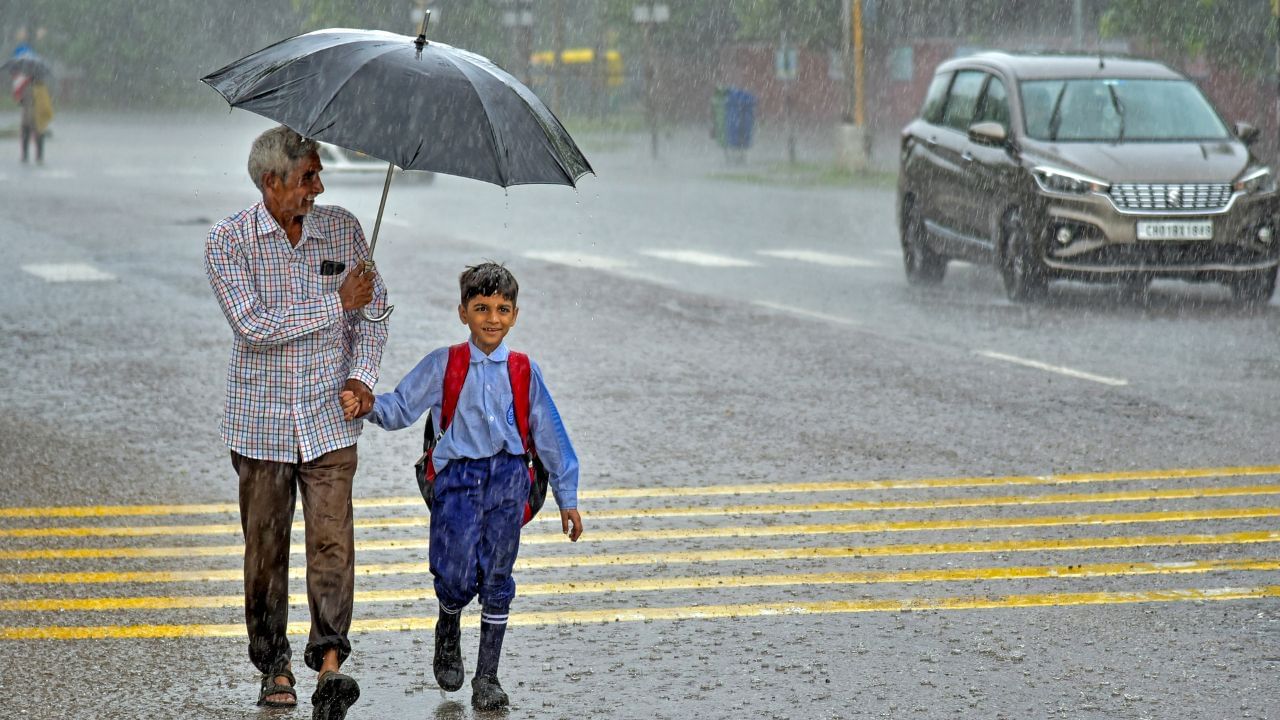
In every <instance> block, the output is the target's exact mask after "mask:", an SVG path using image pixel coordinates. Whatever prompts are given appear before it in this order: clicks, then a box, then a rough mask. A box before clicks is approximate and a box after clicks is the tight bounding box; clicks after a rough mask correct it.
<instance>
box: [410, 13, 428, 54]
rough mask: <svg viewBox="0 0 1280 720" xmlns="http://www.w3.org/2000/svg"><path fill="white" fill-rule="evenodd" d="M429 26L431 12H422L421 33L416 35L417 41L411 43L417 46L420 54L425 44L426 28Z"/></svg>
mask: <svg viewBox="0 0 1280 720" xmlns="http://www.w3.org/2000/svg"><path fill="white" fill-rule="evenodd" d="M430 24H431V11H430V10H423V11H422V32H420V33H418V39H417V40H414V41H413V44H414V45H417V46H418V52H422V48H424V47H426V44H427V26H428V25H430Z"/></svg>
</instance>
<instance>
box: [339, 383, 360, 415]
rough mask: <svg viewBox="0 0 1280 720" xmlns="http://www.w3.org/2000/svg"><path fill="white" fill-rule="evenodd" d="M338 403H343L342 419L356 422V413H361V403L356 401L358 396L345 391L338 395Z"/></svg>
mask: <svg viewBox="0 0 1280 720" xmlns="http://www.w3.org/2000/svg"><path fill="white" fill-rule="evenodd" d="M338 401H339V402H341V403H342V419H343V420H355V419H356V413H358V412H360V401H359V400H358V399H356V394H355V393H353V392H351V391H350V390H343V391H342V392H341V393H339V394H338Z"/></svg>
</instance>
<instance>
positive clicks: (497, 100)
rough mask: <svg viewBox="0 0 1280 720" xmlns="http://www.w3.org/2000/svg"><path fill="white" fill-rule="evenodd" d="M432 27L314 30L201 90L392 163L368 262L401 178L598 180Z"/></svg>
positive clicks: (539, 111)
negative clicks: (431, 35)
mask: <svg viewBox="0 0 1280 720" xmlns="http://www.w3.org/2000/svg"><path fill="white" fill-rule="evenodd" d="M429 20H430V14H429V13H428V15H427V16H426V17H424V19H423V26H422V34H420V35H418V37H417V38H416V39H415V38H413V37H410V36H408V35H397V34H394V33H388V32H378V31H369V30H346V29H329V30H317V31H315V32H311V33H307V34H305V35H298V36H296V37H292V38H289V39H288V40H283V41H281V42H278V43H276V44H275V45H271V46H269V47H266V48H263V49H262V50H259V51H258V52H256V53H253V54H252V55H249V56H247V57H244V58H242V59H240V60H237V61H236V62H234V63H231V64H230V65H228V66H226V67H224V68H222V69H221V70H218V71H217V72H214V73H212V74H211V75H208V76H207V77H204V78H201V80H202V81H203V82H204V83H206V84H208V85H209V86H210V87H212V88H213V89H214V90H217V91H218V92H219V93H220V94H221V95H222V97H224V98H225V99H226V100H227V102H228V103H230V104H231V106H232V107H238V108H242V109H245V110H251V111H253V112H255V113H257V114H259V115H262V116H264V117H267V118H270V119H272V120H275V121H277V122H280V123H283V124H284V125H288V126H289V127H290V128H293V129H294V130H295V131H297V132H298V133H299V134H300V135H302V136H303V137H308V138H312V139H314V140H321V141H324V142H328V143H333V144H334V145H341V146H342V147H345V148H349V149H351V150H355V151H358V152H362V153H364V154H366V155H369V156H371V157H376V158H378V159H380V160H386V161H387V162H388V163H389V166H388V167H387V180H386V183H385V184H384V186H383V190H382V202H381V204H380V205H379V207H378V219H377V222H376V223H375V224H374V228H373V238H372V240H371V241H370V243H369V253H370V255H371V256H372V253H373V248H374V245H375V244H376V243H377V241H378V228H379V226H380V225H381V223H382V210H383V207H385V205H386V200H387V190H388V189H389V188H390V185H391V173H392V170H393V168H394V167H396V166H399V167H400V168H402V169H405V170H429V171H432V172H439V173H445V174H448V175H459V176H462V177H468V178H474V179H477V180H484V181H486V182H491V183H494V184H497V185H501V186H503V187H509V186H511V185H527V184H558V185H570V186H572V185H575V184H576V183H577V180H578V178H580V177H582V176H583V175H585V174H587V173H589V172H593V171H592V169H591V165H590V164H588V163H587V159H586V158H585V157H584V156H583V155H582V151H581V150H579V149H578V146H577V144H576V143H574V141H573V138H571V137H569V133H568V132H567V131H566V130H565V129H564V126H563V125H561V124H560V121H559V120H557V119H556V117H555V115H553V114H552V113H551V111H550V110H548V109H547V107H546V105H544V104H543V103H542V101H541V100H539V99H538V97H537V96H536V95H534V94H533V91H531V90H529V88H527V87H525V86H524V85H523V84H521V83H520V81H518V80H516V79H515V78H514V77H512V76H511V75H510V74H508V73H507V72H506V71H505V70H503V69H502V68H500V67H498V66H497V65H495V64H493V63H492V62H491V61H489V60H488V59H486V58H484V57H481V56H479V55H476V54H475V53H472V52H468V51H466V50H461V49H459V48H455V47H451V46H449V45H445V44H444V43H438V42H427V40H426V29H427V23H428V22H429ZM389 313H390V310H389V309H388V311H387V314H389ZM383 317H384V318H385V314H384V315H383ZM371 319H372V318H371Z"/></svg>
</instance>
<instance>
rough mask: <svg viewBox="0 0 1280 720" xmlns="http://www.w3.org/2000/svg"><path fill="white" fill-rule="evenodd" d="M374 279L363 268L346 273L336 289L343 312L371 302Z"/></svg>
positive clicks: (371, 274) (372, 274) (357, 308)
mask: <svg viewBox="0 0 1280 720" xmlns="http://www.w3.org/2000/svg"><path fill="white" fill-rule="evenodd" d="M374 277H375V275H374V273H372V272H365V271H364V268H363V267H356V268H354V269H352V271H351V272H349V273H347V276H346V277H345V278H343V280H342V285H341V286H340V287H339V288H338V297H339V298H341V300H342V309H343V310H359V309H360V308H362V307H364V306H365V305H368V304H369V303H371V302H373V278H374ZM348 382H349V381H348ZM367 390H368V388H366V391H367Z"/></svg>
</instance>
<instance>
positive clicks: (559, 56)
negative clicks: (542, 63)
mask: <svg viewBox="0 0 1280 720" xmlns="http://www.w3.org/2000/svg"><path fill="white" fill-rule="evenodd" d="M555 8H556V29H555V49H554V51H553V55H554V57H553V58H552V60H551V69H552V71H553V72H552V74H553V76H554V78H555V90H554V91H553V93H552V96H551V102H552V103H553V104H554V105H555V107H554V112H559V113H562V112H564V102H563V101H564V89H563V88H564V78H563V77H562V74H561V68H562V67H563V66H564V0H556V3H555Z"/></svg>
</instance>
